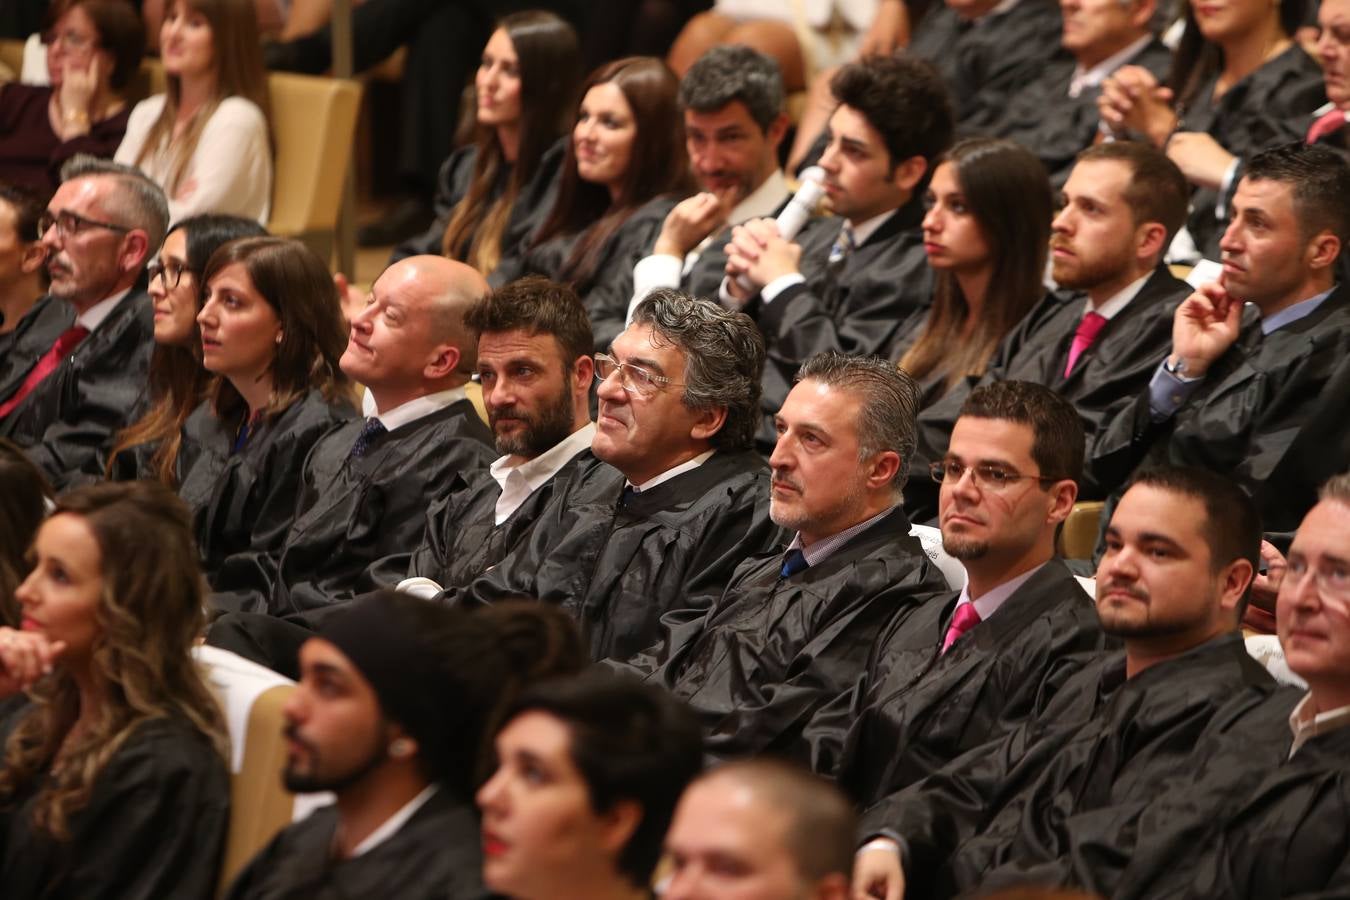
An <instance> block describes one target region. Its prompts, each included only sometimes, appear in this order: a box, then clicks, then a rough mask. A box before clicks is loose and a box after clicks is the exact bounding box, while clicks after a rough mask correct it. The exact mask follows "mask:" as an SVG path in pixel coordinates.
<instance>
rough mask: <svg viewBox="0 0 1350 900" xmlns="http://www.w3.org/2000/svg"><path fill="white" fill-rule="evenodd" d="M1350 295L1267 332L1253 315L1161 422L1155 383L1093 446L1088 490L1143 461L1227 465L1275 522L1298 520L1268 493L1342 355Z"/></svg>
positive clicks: (1338, 295) (1220, 468)
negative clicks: (1153, 404) (1152, 403)
mask: <svg viewBox="0 0 1350 900" xmlns="http://www.w3.org/2000/svg"><path fill="white" fill-rule="evenodd" d="M1348 299H1350V294H1348V293H1347V290H1346V288H1345V287H1344V286H1337V288H1336V289H1335V290H1334V291H1333V292H1332V293H1331V295H1330V296H1328V297H1327V298H1326V300H1324V301H1323V302H1322V304H1321V305H1320V306H1319V307H1318V308H1317V309H1316V310H1314V311H1313V312H1312V313H1310V314H1308V315H1306V316H1304V317H1303V318H1301V319H1299V320H1298V321H1296V322H1292V323H1290V324H1288V325H1286V326H1284V327H1283V328H1279V329H1277V330H1276V331H1274V332H1273V333H1271V334H1269V335H1264V336H1263V335H1262V334H1261V328H1260V323H1259V322H1258V321H1256V320H1255V319H1253V318H1251V317H1250V316H1248V317H1247V318H1246V324H1245V325H1244V327H1243V332H1242V334H1241V335H1240V336H1239V338H1238V341H1237V343H1236V344H1234V345H1233V346H1232V347H1230V348H1229V349H1228V351H1227V352H1226V353H1224V355H1223V356H1222V357H1220V358H1219V360H1218V361H1217V362H1216V363H1215V365H1214V366H1213V368H1212V369H1211V370H1210V371H1209V372H1208V373H1206V376H1205V380H1204V381H1203V383H1202V384H1201V385H1200V386H1199V387H1198V388H1196V389H1195V393H1194V394H1193V395H1192V396H1191V397H1190V399H1188V400H1187V402H1186V403H1185V405H1183V406H1182V407H1181V409H1179V410H1178V411H1177V413H1176V415H1174V416H1172V417H1171V419H1169V420H1167V421H1164V422H1158V423H1155V422H1154V421H1153V418H1152V415H1151V414H1150V412H1149V397H1148V389H1147V388H1145V389H1144V390H1143V391H1141V392H1140V394H1139V396H1138V398H1137V399H1136V400H1135V401H1134V402H1132V403H1130V404H1128V405H1126V406H1125V407H1124V408H1123V409H1121V410H1120V411H1119V413H1118V414H1116V415H1114V416H1113V417H1112V419H1111V420H1110V421H1109V422H1106V423H1103V425H1102V428H1101V429H1100V430H1099V431H1098V433H1097V436H1096V438H1095V439H1094V440H1093V442H1092V444H1091V446H1090V448H1089V452H1088V465H1087V472H1086V481H1085V494H1086V495H1087V496H1108V495H1110V494H1112V493H1114V492H1115V491H1116V490H1118V489H1119V488H1120V487H1121V486H1122V485H1123V484H1124V483H1125V481H1126V480H1127V479H1128V477H1129V475H1130V473H1131V472H1132V471H1134V469H1135V468H1136V467H1137V466H1139V465H1141V464H1144V463H1172V464H1176V465H1191V466H1198V467H1200V468H1207V469H1211V470H1213V471H1215V472H1220V473H1222V474H1224V475H1225V476H1227V477H1229V478H1231V479H1233V480H1234V481H1235V482H1236V483H1238V484H1240V485H1241V486H1242V487H1243V488H1244V489H1245V490H1246V491H1247V492H1248V493H1249V494H1252V495H1253V496H1254V497H1257V499H1259V500H1261V501H1262V505H1261V516H1262V519H1263V521H1268V522H1290V521H1292V522H1298V521H1300V520H1301V518H1302V516H1303V513H1305V512H1306V511H1307V510H1306V509H1295V508H1293V507H1292V506H1290V501H1291V498H1286V497H1282V496H1278V495H1276V496H1271V495H1269V494H1263V493H1262V492H1261V491H1260V488H1261V485H1262V483H1263V482H1264V481H1265V480H1266V478H1267V477H1268V476H1269V475H1270V473H1271V472H1272V471H1273V470H1274V469H1275V467H1276V466H1277V465H1278V464H1279V463H1280V460H1281V459H1282V458H1283V457H1284V455H1285V453H1286V451H1287V450H1288V449H1289V447H1290V445H1291V443H1292V442H1293V441H1294V438H1295V437H1296V436H1297V434H1298V432H1299V429H1300V428H1302V427H1303V425H1304V423H1305V422H1306V421H1308V419H1309V416H1310V415H1311V414H1312V411H1313V410H1314V408H1315V407H1316V405H1317V403H1318V402H1319V400H1320V399H1321V396H1322V393H1323V391H1324V390H1325V388H1326V387H1327V385H1328V383H1329V381H1330V378H1331V376H1332V374H1333V372H1334V371H1335V369H1336V367H1337V366H1338V365H1339V364H1340V363H1341V362H1343V360H1344V357H1345V350H1346V347H1347V336H1348V335H1350V302H1347V300H1348Z"/></svg>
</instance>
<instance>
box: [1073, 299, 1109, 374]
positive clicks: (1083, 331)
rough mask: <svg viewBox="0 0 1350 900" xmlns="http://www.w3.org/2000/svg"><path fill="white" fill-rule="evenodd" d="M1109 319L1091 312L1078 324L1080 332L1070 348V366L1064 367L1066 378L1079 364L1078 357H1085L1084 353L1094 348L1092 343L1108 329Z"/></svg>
mask: <svg viewBox="0 0 1350 900" xmlns="http://www.w3.org/2000/svg"><path fill="white" fill-rule="evenodd" d="M1106 322H1107V318H1106V316H1103V315H1101V314H1100V313H1095V312H1090V313H1088V314H1087V315H1085V316H1083V320H1082V321H1081V322H1079V323H1078V330H1077V331H1075V332H1074V333H1073V344H1072V345H1071V346H1070V347H1069V364H1068V365H1067V366H1065V367H1064V377H1065V378H1068V377H1069V373H1071V372H1072V371H1073V367H1074V366H1075V365H1076V364H1077V363H1078V357H1080V356H1082V355H1083V351H1085V350H1087V348H1089V347H1091V346H1092V342H1093V341H1095V340H1096V339H1097V335H1099V334H1101V331H1102V329H1103V328H1105V327H1106Z"/></svg>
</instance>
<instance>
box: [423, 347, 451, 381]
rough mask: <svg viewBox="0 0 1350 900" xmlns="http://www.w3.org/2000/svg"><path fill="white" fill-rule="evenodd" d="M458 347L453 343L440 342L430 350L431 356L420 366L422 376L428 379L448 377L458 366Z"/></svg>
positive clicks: (434, 379) (435, 379) (437, 379)
mask: <svg viewBox="0 0 1350 900" xmlns="http://www.w3.org/2000/svg"><path fill="white" fill-rule="evenodd" d="M459 357H460V354H459V348H458V347H456V346H455V345H454V344H440V345H439V346H437V347H436V349H435V350H433V351H432V352H431V358H430V359H428V360H427V364H426V365H425V366H423V367H422V377H423V378H426V379H427V380H428V381H440V380H441V379H442V378H449V377H450V376H451V375H453V374H454V373H455V370H456V369H457V368H458V367H459Z"/></svg>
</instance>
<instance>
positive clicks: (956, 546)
mask: <svg viewBox="0 0 1350 900" xmlns="http://www.w3.org/2000/svg"><path fill="white" fill-rule="evenodd" d="M942 549H943V550H946V551H947V555H948V556H950V557H951V558H952V559H955V560H959V561H960V562H969V561H970V560H972V559H982V558H983V557H984V556H985V554H987V553H988V552H989V542H988V541H976V540H971V539H970V538H963V537H958V536H956V535H953V536H951V537H948V536H947V535H945V534H944V535H943V536H942Z"/></svg>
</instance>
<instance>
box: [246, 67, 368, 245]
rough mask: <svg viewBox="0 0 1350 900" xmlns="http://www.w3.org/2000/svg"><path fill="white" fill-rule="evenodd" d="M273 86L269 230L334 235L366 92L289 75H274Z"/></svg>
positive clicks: (349, 84) (326, 80) (330, 81)
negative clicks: (273, 151) (273, 148)
mask: <svg viewBox="0 0 1350 900" xmlns="http://www.w3.org/2000/svg"><path fill="white" fill-rule="evenodd" d="M267 82H268V88H269V90H270V95H271V101H272V138H273V140H274V142H275V144H276V167H275V175H274V179H273V188H272V219H271V221H270V222H268V223H267V229H268V230H269V231H271V232H272V233H273V234H279V235H285V236H289V237H297V236H300V235H302V234H308V233H328V232H332V231H333V230H334V229H335V228H336V226H337V219H338V208H339V206H340V205H341V202H342V187H343V181H344V179H345V178H346V176H347V166H348V164H349V163H350V162H351V156H352V138H353V135H354V134H355V132H356V115H357V109H358V107H359V106H360V102H361V86H360V84H359V83H357V82H355V81H348V80H343V79H336V78H315V77H312V76H309V75H291V74H286V73H273V74H271V75H269V76H268V79H267Z"/></svg>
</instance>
